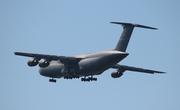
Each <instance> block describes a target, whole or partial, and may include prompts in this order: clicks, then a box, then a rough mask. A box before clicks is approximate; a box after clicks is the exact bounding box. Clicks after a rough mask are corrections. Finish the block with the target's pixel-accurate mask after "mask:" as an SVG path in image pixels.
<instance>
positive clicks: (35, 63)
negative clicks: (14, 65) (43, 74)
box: [27, 59, 39, 67]
mask: <svg viewBox="0 0 180 110" xmlns="http://www.w3.org/2000/svg"><path fill="white" fill-rule="evenodd" d="M38 63H39V61H38V60H35V59H33V60H29V61H28V62H27V64H28V66H30V67H32V66H36V65H37V64H38Z"/></svg>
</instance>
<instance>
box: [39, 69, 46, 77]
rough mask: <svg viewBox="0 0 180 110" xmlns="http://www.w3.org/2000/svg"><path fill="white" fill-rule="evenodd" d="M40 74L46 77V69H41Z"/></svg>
mask: <svg viewBox="0 0 180 110" xmlns="http://www.w3.org/2000/svg"><path fill="white" fill-rule="evenodd" d="M39 74H40V75H42V76H44V75H45V72H44V69H43V68H39Z"/></svg>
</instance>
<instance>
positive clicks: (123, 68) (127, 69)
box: [112, 64, 165, 74]
mask: <svg viewBox="0 0 180 110" xmlns="http://www.w3.org/2000/svg"><path fill="white" fill-rule="evenodd" d="M112 68H114V69H119V70H121V71H135V72H143V73H150V74H154V73H165V72H162V71H155V70H150V69H144V68H138V67H132V66H126V65H119V64H116V65H114V66H113V67H112Z"/></svg>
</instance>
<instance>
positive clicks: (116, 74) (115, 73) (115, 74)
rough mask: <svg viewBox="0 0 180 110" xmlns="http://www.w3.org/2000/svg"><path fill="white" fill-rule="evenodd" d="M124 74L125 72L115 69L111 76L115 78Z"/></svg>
mask: <svg viewBox="0 0 180 110" xmlns="http://www.w3.org/2000/svg"><path fill="white" fill-rule="evenodd" d="M122 75H123V72H119V71H114V72H112V73H111V77H113V78H119V77H121V76H122Z"/></svg>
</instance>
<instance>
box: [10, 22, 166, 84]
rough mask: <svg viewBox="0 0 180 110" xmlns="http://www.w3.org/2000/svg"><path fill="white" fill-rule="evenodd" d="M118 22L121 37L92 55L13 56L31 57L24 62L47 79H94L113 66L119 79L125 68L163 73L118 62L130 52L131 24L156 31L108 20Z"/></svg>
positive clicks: (23, 54)
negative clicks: (113, 45) (35, 67)
mask: <svg viewBox="0 0 180 110" xmlns="http://www.w3.org/2000/svg"><path fill="white" fill-rule="evenodd" d="M110 23H113V24H119V25H122V27H123V32H122V34H121V36H120V39H119V41H118V43H117V45H116V47H115V49H112V50H106V51H100V52H96V53H92V54H84V55H78V56H58V55H47V54H36V53H24V52H14V54H15V55H19V56H25V57H32V59H31V60H29V61H28V62H27V64H28V66H30V67H33V66H36V65H39V67H40V68H39V73H40V75H42V76H45V77H49V78H50V79H49V82H54V83H55V82H56V78H64V79H75V78H80V77H81V81H83V82H90V81H97V78H95V77H93V76H95V75H101V74H102V73H103V72H104V71H106V70H108V69H110V68H113V69H116V70H115V71H114V72H112V73H111V76H112V78H119V77H121V76H122V75H123V73H124V72H125V71H134V72H143V73H150V74H154V73H165V72H161V71H155V70H150V69H143V68H138V67H133V66H126V65H120V64H118V63H119V62H120V61H122V60H123V59H124V58H126V57H127V56H128V55H129V53H126V49H127V46H128V43H129V40H130V38H131V34H132V32H133V29H134V27H139V28H146V29H153V30H157V28H154V27H149V26H144V25H140V24H133V23H124V22H110Z"/></svg>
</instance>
